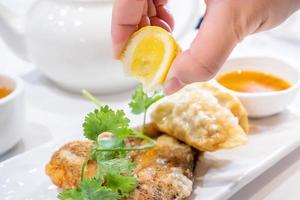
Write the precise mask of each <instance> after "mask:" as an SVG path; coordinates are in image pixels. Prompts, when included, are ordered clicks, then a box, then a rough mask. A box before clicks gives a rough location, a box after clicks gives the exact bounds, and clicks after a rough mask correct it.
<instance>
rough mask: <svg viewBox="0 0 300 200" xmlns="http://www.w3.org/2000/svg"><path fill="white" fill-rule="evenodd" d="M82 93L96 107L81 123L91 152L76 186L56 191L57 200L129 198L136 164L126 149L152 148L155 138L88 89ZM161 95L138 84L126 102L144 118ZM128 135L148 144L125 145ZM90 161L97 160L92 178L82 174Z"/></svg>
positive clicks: (135, 182)
mask: <svg viewBox="0 0 300 200" xmlns="http://www.w3.org/2000/svg"><path fill="white" fill-rule="evenodd" d="M83 95H84V96H85V97H86V98H88V99H89V100H91V101H92V102H93V103H94V104H95V105H96V106H97V107H98V108H97V109H95V110H94V111H92V112H90V113H88V114H87V116H86V117H85V119H84V123H83V132H84V136H85V137H86V138H88V139H90V140H92V141H93V142H94V144H93V146H92V150H91V152H90V155H89V156H88V157H87V159H86V160H85V161H84V162H83V164H82V169H81V183H80V185H79V186H78V188H76V189H70V190H65V191H63V192H62V193H60V194H59V196H58V198H59V199H60V200H119V199H122V198H125V197H128V196H129V194H130V192H132V191H133V190H134V189H135V188H136V186H137V180H136V178H135V176H133V170H134V168H135V167H136V163H134V162H133V161H132V160H130V159H129V158H128V152H129V151H137V150H145V149H148V148H152V147H153V146H154V145H155V141H154V140H152V139H151V138H150V137H148V136H146V135H144V134H143V132H142V131H137V130H134V129H132V128H130V127H129V123H130V120H129V119H128V118H127V117H126V115H125V113H124V111H123V110H116V111H114V110H112V109H111V108H109V107H108V106H107V105H103V106H102V105H101V103H100V102H99V101H98V100H97V99H96V98H95V97H94V96H93V95H92V94H90V93H89V92H87V91H85V90H83ZM160 98H162V95H160V94H158V93H157V92H155V93H154V94H153V95H152V96H150V97H149V96H148V95H147V94H146V93H145V92H144V91H143V88H142V87H141V86H139V87H138V88H137V89H136V91H135V93H134V95H133V96H132V101H131V103H130V104H129V105H130V107H131V109H132V112H133V113H134V114H141V113H144V121H143V122H144V123H143V126H144V125H145V121H146V112H147V109H148V108H149V107H150V106H151V105H152V104H153V103H154V102H156V101H157V100H159V99H160ZM104 132H106V133H111V134H112V137H111V138H108V139H105V140H101V139H99V136H100V135H101V134H102V133H104ZM128 138H138V139H142V140H144V141H146V142H147V143H146V144H145V145H142V146H127V145H126V140H127V139H128ZM89 160H96V163H97V174H96V177H94V178H92V179H86V178H85V177H84V172H85V168H86V165H87V162H88V161H89Z"/></svg>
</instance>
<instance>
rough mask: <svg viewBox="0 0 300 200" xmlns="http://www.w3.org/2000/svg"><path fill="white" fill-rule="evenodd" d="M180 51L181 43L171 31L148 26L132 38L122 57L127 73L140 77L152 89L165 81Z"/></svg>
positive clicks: (145, 85)
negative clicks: (179, 44)
mask: <svg viewBox="0 0 300 200" xmlns="http://www.w3.org/2000/svg"><path fill="white" fill-rule="evenodd" d="M179 52H180V48H179V46H178V45H177V43H176V41H175V39H174V38H173V37H172V35H171V34H170V33H169V32H168V31H166V30H164V29H163V28H160V27H156V26H146V27H143V28H141V29H140V30H138V31H137V32H135V33H134V34H133V35H132V36H131V37H130V38H129V41H128V43H127V45H126V47H125V49H124V51H123V53H122V56H121V61H122V62H123V64H124V71H125V72H126V73H127V74H129V75H131V76H133V77H135V78H136V79H137V80H138V81H140V82H141V83H142V84H143V86H144V88H145V89H146V90H152V89H156V88H158V87H159V86H161V85H162V84H163V83H164V82H165V80H166V77H167V74H168V71H169V69H170V66H171V64H172V62H173V60H174V58H175V57H176V55H177V54H178V53H179Z"/></svg>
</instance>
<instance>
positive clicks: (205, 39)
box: [165, 0, 300, 94]
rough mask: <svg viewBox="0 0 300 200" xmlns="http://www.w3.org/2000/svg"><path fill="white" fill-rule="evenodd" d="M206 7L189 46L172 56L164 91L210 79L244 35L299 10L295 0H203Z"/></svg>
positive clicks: (273, 23)
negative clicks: (198, 27)
mask: <svg viewBox="0 0 300 200" xmlns="http://www.w3.org/2000/svg"><path fill="white" fill-rule="evenodd" d="M205 3H206V6H207V9H206V14H205V17H204V20H203V22H202V24H201V27H200V29H199V32H198V34H197V36H196V38H195V39H194V40H193V42H192V44H191V46H190V48H189V49H188V50H186V51H184V52H182V53H181V54H180V55H179V56H178V57H176V59H175V61H174V62H173V65H172V67H171V70H170V72H169V77H170V79H169V81H168V82H167V83H166V85H165V92H166V93H167V94H170V93H173V92H175V91H177V90H178V89H180V88H181V87H183V86H184V85H185V84H189V83H192V82H197V81H207V80H209V79H211V78H213V77H214V76H215V74H216V72H217V71H218V70H219V68H220V67H221V66H222V65H223V63H224V62H225V61H226V59H227V58H228V56H229V54H230V53H231V51H232V50H233V48H234V47H235V46H236V45H237V44H238V43H239V42H240V41H242V40H243V39H244V38H245V37H246V36H247V35H249V34H253V33H256V32H260V31H264V30H268V29H271V28H272V27H274V26H276V25H278V24H280V23H281V22H283V21H284V20H285V19H286V18H287V17H288V16H290V15H291V14H292V13H293V12H294V11H296V10H297V9H299V7H300V1H299V0H285V1H282V0H243V1H238V0H205Z"/></svg>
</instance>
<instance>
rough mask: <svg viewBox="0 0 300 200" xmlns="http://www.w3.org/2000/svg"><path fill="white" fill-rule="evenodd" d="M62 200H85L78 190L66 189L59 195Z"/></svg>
mask: <svg viewBox="0 0 300 200" xmlns="http://www.w3.org/2000/svg"><path fill="white" fill-rule="evenodd" d="M58 199H60V200H84V199H83V197H82V195H81V192H80V191H79V190H78V189H77V190H65V191H63V192H61V193H60V194H59V195H58Z"/></svg>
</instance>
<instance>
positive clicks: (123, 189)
mask: <svg viewBox="0 0 300 200" xmlns="http://www.w3.org/2000/svg"><path fill="white" fill-rule="evenodd" d="M136 186H137V180H136V178H135V177H133V176H122V175H119V174H114V173H108V174H107V175H106V187H109V188H111V189H112V190H113V191H115V192H119V194H120V195H121V196H122V197H128V196H129V193H130V192H132V191H133V190H134V189H135V188H136Z"/></svg>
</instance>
